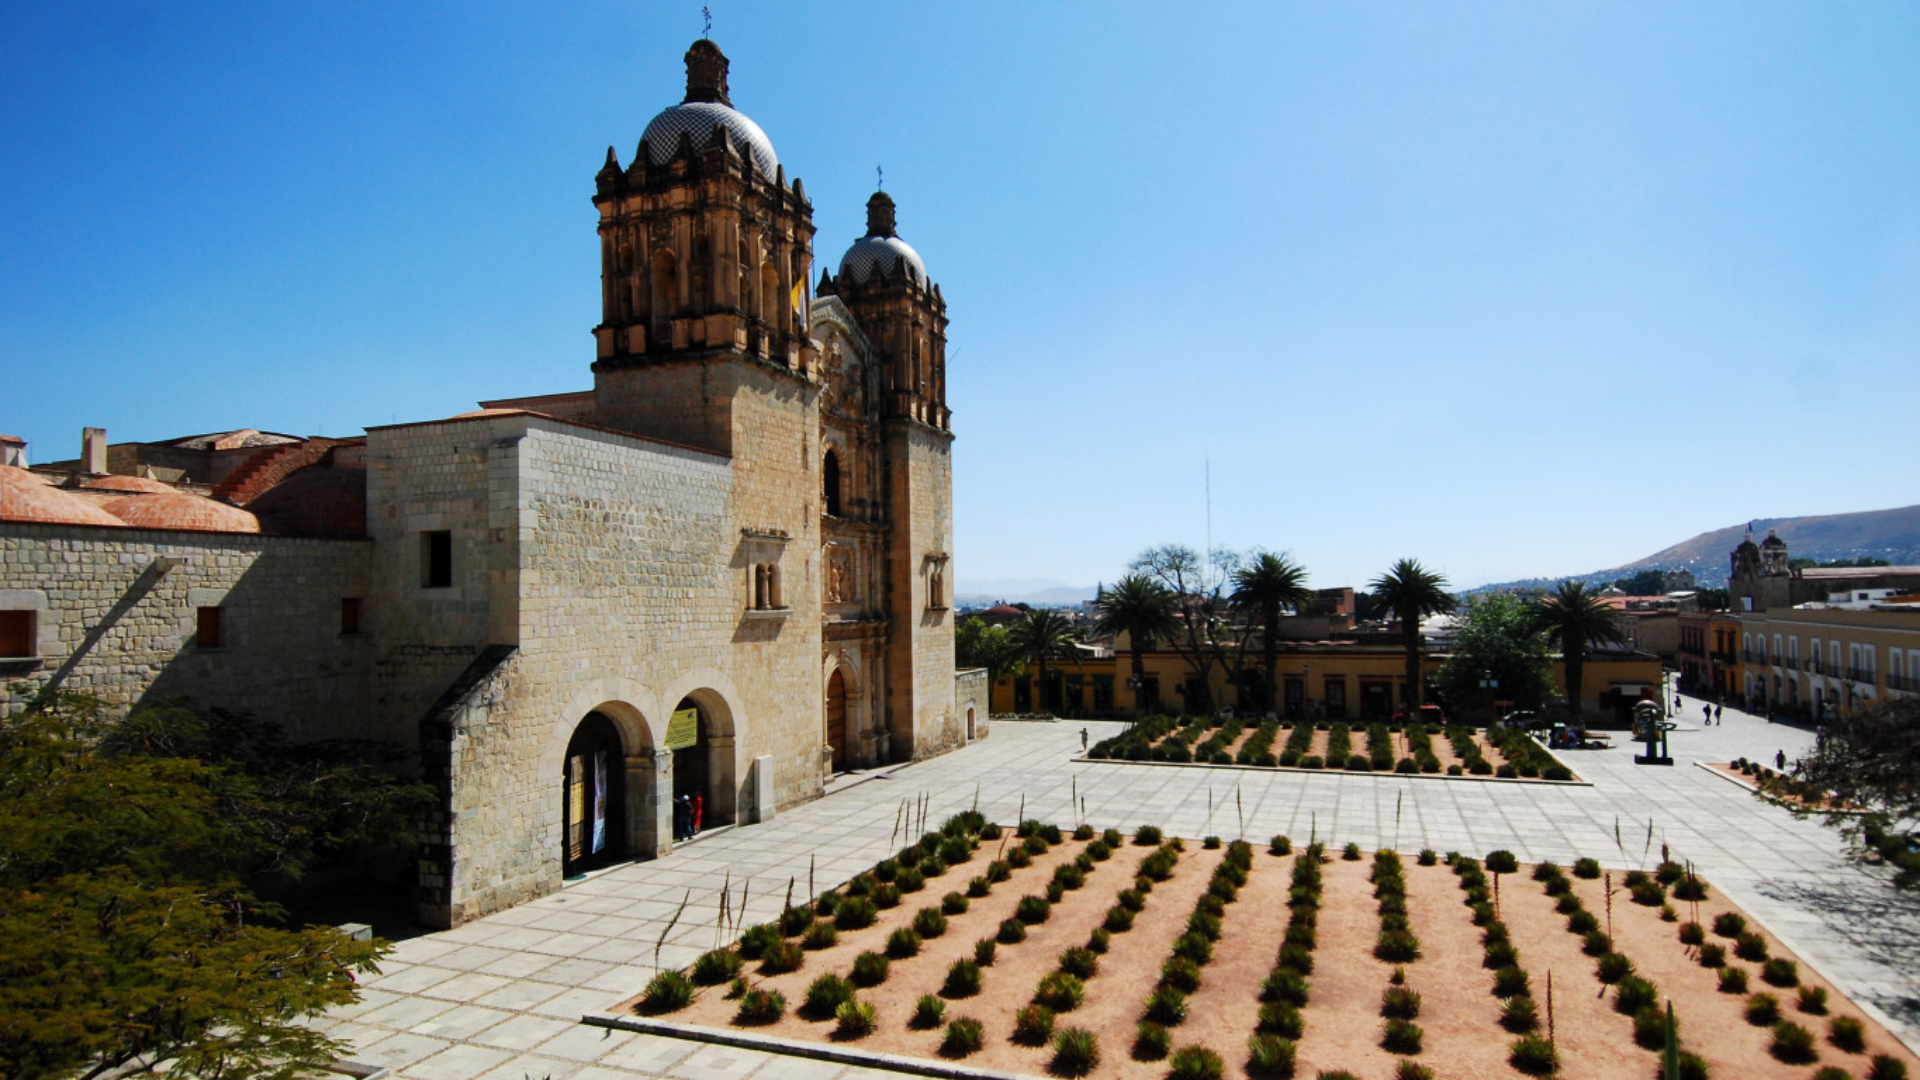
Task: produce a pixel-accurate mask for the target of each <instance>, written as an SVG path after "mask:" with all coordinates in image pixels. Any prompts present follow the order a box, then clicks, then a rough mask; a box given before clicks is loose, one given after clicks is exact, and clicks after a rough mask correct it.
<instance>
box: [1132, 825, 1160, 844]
mask: <svg viewBox="0 0 1920 1080" xmlns="http://www.w3.org/2000/svg"><path fill="white" fill-rule="evenodd" d="M1133 842H1134V843H1136V844H1138V845H1140V846H1141V847H1158V846H1159V844H1160V826H1158V825H1142V826H1140V827H1139V828H1138V829H1135V830H1134V831H1133Z"/></svg>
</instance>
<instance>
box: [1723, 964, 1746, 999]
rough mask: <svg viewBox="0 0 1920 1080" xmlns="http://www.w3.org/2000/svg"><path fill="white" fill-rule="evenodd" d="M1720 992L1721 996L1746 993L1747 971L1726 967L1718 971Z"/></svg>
mask: <svg viewBox="0 0 1920 1080" xmlns="http://www.w3.org/2000/svg"><path fill="white" fill-rule="evenodd" d="M1720 992H1721V993H1723V994H1744V993H1746V992H1747V969H1746V968H1743V967H1726V968H1721V969H1720Z"/></svg>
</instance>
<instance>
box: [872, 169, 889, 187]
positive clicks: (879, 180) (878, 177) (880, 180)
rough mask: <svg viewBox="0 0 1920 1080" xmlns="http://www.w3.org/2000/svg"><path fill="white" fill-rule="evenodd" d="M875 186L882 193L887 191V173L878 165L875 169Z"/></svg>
mask: <svg viewBox="0 0 1920 1080" xmlns="http://www.w3.org/2000/svg"><path fill="white" fill-rule="evenodd" d="M873 186H874V187H876V188H878V189H880V190H881V191H885V190H887V172H886V170H885V169H882V168H881V167H880V166H878V165H875V166H874V167H873Z"/></svg>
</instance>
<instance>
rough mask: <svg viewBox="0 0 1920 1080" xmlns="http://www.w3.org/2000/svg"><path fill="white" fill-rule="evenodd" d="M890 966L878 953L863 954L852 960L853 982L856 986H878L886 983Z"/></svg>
mask: <svg viewBox="0 0 1920 1080" xmlns="http://www.w3.org/2000/svg"><path fill="white" fill-rule="evenodd" d="M891 966H892V965H891V964H890V963H889V962H888V960H887V958H886V957H884V956H882V955H880V954H879V953H877V952H863V953H861V954H860V955H859V956H856V957H854V958H853V972H852V977H853V982H854V984H855V985H856V986H879V985H880V984H881V983H883V982H886V981H887V969H888V968H889V967H891Z"/></svg>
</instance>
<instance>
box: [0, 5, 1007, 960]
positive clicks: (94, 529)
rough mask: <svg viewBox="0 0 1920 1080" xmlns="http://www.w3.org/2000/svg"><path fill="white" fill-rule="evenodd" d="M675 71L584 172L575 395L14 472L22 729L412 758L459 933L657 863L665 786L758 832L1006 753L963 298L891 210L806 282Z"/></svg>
mask: <svg viewBox="0 0 1920 1080" xmlns="http://www.w3.org/2000/svg"><path fill="white" fill-rule="evenodd" d="M685 59H686V65H687V92H686V97H685V99H684V100H683V101H682V102H681V103H680V104H678V105H674V106H672V107H669V108H667V109H665V110H664V111H662V112H661V113H659V114H658V115H657V116H655V117H654V118H653V120H652V122H651V123H649V124H648V125H647V127H646V129H645V132H644V134H643V135H642V137H641V139H640V143H639V146H638V148H637V150H636V152H635V154H634V156H633V159H632V160H631V162H630V163H628V164H625V165H623V164H622V163H621V162H620V161H619V157H618V155H617V154H616V153H615V152H614V151H613V150H611V149H610V150H609V151H608V153H607V158H606V164H605V166H604V167H603V168H602V169H601V170H600V172H599V174H598V176H597V177H596V182H595V195H594V200H593V201H594V205H595V206H596V207H597V209H598V211H599V244H600V253H601V263H602V277H601V284H602V297H601V300H602V319H601V322H600V325H599V326H597V327H596V328H595V329H594V338H595V342H596V355H595V357H594V360H593V365H592V373H593V385H592V388H591V389H589V390H583V391H575V392H569V393H560V394H552V395H545V396H540V397H530V398H526V397H523V398H515V399H504V400H493V401H485V402H482V403H481V405H482V407H481V408H480V409H478V410H476V411H473V412H469V413H464V414H461V415H459V416H455V417H452V418H449V419H445V420H435V421H427V422H422V423H411V424H398V425H390V426H385V427H375V428H370V429H368V430H367V432H366V435H365V436H364V438H358V437H356V438H348V439H298V438H293V437H288V436H274V435H270V434H263V433H260V432H235V433H227V434H225V435H219V436H199V437H193V438H189V439H183V440H173V441H170V442H166V443H138V444H122V445H118V446H113V447H108V446H106V445H105V439H104V435H101V436H99V437H98V438H97V439H91V440H90V441H89V442H88V444H87V447H86V452H85V453H83V455H82V457H81V458H80V459H79V460H77V461H73V462H62V463H56V464H55V465H53V466H41V467H37V468H35V469H33V470H31V471H30V470H28V469H26V468H22V467H19V466H18V465H10V466H5V467H0V652H7V653H10V654H12V655H10V656H8V657H5V658H0V683H4V684H5V685H6V688H5V689H0V709H8V710H13V709H18V708H20V707H22V704H23V702H24V701H25V700H26V699H27V697H28V696H29V695H30V694H32V693H34V692H36V691H39V690H42V689H47V688H66V689H75V690H83V691H86V692H89V693H93V694H95V695H98V696H99V697H101V698H102V699H104V700H106V701H108V702H109V703H111V704H113V705H115V706H119V707H132V706H135V705H137V704H139V703H140V702H142V701H145V700H150V699H153V698H156V697H171V696H181V697H187V698H190V699H193V700H196V701H199V702H201V703H204V704H208V705H219V706H224V707H228V708H238V709H246V710H249V711H253V712H256V713H258V714H260V715H263V716H268V717H271V718H274V719H277V720H281V721H283V722H284V723H285V724H286V725H287V727H288V728H289V730H290V732H291V733H292V734H293V735H295V736H296V737H302V738H321V737H333V736H351V737H374V738H383V739H390V740H394V741H397V742H400V743H403V744H405V745H407V746H409V747H413V748H416V749H417V750H418V753H419V755H420V762H421V768H422V770H423V774H424V775H425V776H426V777H427V778H429V779H430V780H432V781H433V782H434V783H435V784H436V785H437V787H438V789H439V791H440V795H441V805H440V808H439V811H438V812H437V814H436V815H435V820H434V822H433V823H432V824H431V826H430V827H429V829H428V831H427V835H426V837H425V842H424V844H423V846H422V848H421V851H420V860H419V882H418V886H417V898H418V911H419V917H420V919H421V920H422V921H423V922H425V923H427V924H429V925H441V926H444V925H451V924H457V923H460V922H463V921H465V920H467V919H470V918H473V917H475V916H477V915H480V914H484V913H486V912H489V911H493V910H497V909H500V908H503V907H506V906H509V905H512V904H514V903H517V902H520V901H522V900H525V899H528V898H530V897H533V896H537V895H541V894H543V893H546V892H550V891H552V890H554V889H556V888H558V887H559V886H560V884H561V882H562V880H563V879H564V877H565V876H567V875H569V874H575V873H579V872H584V871H586V870H589V869H592V868H594V867H596V866H599V865H604V864H606V863H609V862H612V861H616V860H622V859H628V858H634V857H644V856H650V855H657V854H660V853H664V852H666V851H668V850H670V849H671V848H672V845H673V842H674V827H673V807H674V799H675V796H676V795H686V796H687V797H688V798H689V800H690V801H691V800H693V799H698V800H699V802H700V803H701V805H702V810H703V818H704V824H707V825H713V824H720V823H730V822H740V823H746V822H752V821H757V820H762V819H764V818H766V817H768V816H770V815H772V814H773V813H775V812H776V810H777V809H778V808H780V807H784V806H789V805H792V804H794V803H797V802H800V801H804V800H806V799H809V798H813V797H816V796H818V795H819V794H820V793H821V791H822V789H823V784H824V783H825V781H826V780H827V779H828V778H829V777H830V776H831V774H832V773H833V772H834V771H836V770H840V769H846V768H851V767H858V766H865V765H872V764H876V763H882V762H890V761H901V760H908V759H913V758H918V757H923V756H927V755H930V754H935V753H940V752H943V751H945V750H949V749H952V748H954V747H957V746H959V745H961V744H963V743H964V742H965V741H966V740H967V739H969V738H974V737H978V736H980V735H983V734H984V733H985V720H986V715H987V702H986V699H985V694H986V687H985V685H984V683H983V681H981V680H980V679H978V678H970V677H966V676H963V677H962V678H961V679H960V680H959V681H958V682H957V683H956V678H955V672H954V666H953V621H952V617H951V613H950V611H949V610H948V604H949V586H948V584H947V583H948V582H949V581H951V580H952V568H951V559H952V555H951V551H952V543H953V522H952V498H951V494H952V457H951V448H952V442H953V435H952V430H951V425H950V419H951V417H950V413H949V411H948V409H947V406H946V364H945V358H946V357H945V343H946V327H947V316H946V304H945V300H944V298H943V297H942V295H941V292H940V288H939V286H937V285H935V284H933V282H932V281H931V279H930V278H929V277H928V275H927V271H926V267H925V264H924V263H923V262H922V260H921V258H920V256H919V254H918V253H917V252H915V251H914V249H913V248H912V247H911V246H909V245H908V244H907V243H906V242H905V241H903V240H901V239H900V238H899V236H898V235H897V233H896V226H895V208H894V204H893V202H892V200H891V199H890V198H889V197H888V196H887V195H885V194H884V193H876V194H875V195H874V196H873V197H872V199H870V200H869V203H868V233H867V235H866V236H865V237H863V238H861V239H860V240H858V241H857V242H855V243H854V244H852V245H851V246H850V247H849V248H848V249H847V250H846V252H845V254H844V256H843V257H842V258H841V260H840V261H839V263H838V265H837V268H836V269H834V270H830V271H822V272H820V273H819V275H818V279H817V288H810V286H813V285H814V284H815V278H814V274H815V268H814V266H813V240H814V229H813V223H812V207H811V204H810V203H809V202H808V200H807V197H806V194H805V190H804V188H803V187H802V185H801V183H800V182H799V181H798V180H797V179H794V180H789V179H788V177H787V175H786V171H785V167H784V166H783V165H782V164H781V163H780V161H779V159H778V157H777V156H776V155H775V152H774V149H773V144H772V143H771V141H770V140H769V139H768V138H767V136H766V134H765V133H764V132H762V131H761V130H760V128H759V127H758V126H757V125H755V124H754V122H753V121H752V120H750V119H748V118H747V117H746V116H745V115H743V114H742V113H740V112H738V111H736V110H734V109H733V107H732V102H731V100H730V96H729V93H728V87H727V70H728V61H727V58H726V57H725V56H724V55H723V54H722V53H721V51H720V49H719V48H718V47H716V46H715V45H714V44H713V43H712V42H710V41H706V40H704V39H703V40H701V41H697V42H695V43H694V45H693V47H692V48H690V49H689V50H688V51H687V54H686V58H685ZM810 293H811V294H814V295H810ZM956 685H958V686H959V687H960V688H961V690H960V691H959V693H958V695H957V694H956Z"/></svg>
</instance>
